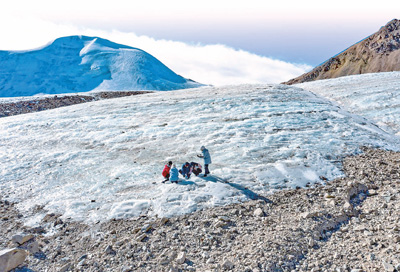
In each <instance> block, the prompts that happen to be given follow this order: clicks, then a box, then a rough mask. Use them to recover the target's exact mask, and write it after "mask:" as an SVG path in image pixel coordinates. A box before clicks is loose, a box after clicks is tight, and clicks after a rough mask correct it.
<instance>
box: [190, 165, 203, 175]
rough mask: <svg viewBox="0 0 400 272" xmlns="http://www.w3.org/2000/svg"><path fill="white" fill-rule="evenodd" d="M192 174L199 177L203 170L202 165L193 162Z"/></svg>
mask: <svg viewBox="0 0 400 272" xmlns="http://www.w3.org/2000/svg"><path fill="white" fill-rule="evenodd" d="M190 165H191V166H192V172H193V174H194V175H195V176H196V177H197V176H198V175H199V174H200V173H201V172H202V171H203V170H202V169H201V164H200V163H197V162H191V163H190Z"/></svg>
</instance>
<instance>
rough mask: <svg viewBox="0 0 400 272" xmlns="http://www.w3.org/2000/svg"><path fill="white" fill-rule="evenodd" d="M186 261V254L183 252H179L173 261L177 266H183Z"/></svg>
mask: <svg viewBox="0 0 400 272" xmlns="http://www.w3.org/2000/svg"><path fill="white" fill-rule="evenodd" d="M185 260H186V253H185V252H179V253H178V256H177V257H176V259H175V261H176V262H177V263H178V264H183V263H184V262H185Z"/></svg>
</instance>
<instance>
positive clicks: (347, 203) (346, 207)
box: [343, 201, 353, 210]
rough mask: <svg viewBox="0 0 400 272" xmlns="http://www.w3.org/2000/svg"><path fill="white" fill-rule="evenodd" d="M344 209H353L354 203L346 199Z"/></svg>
mask: <svg viewBox="0 0 400 272" xmlns="http://www.w3.org/2000/svg"><path fill="white" fill-rule="evenodd" d="M343 209H344V210H351V209H353V205H351V204H350V202H348V201H346V203H344V205H343Z"/></svg>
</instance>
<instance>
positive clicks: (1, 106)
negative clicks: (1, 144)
mask: <svg viewBox="0 0 400 272" xmlns="http://www.w3.org/2000/svg"><path fill="white" fill-rule="evenodd" d="M144 93H148V92H146V91H121V92H120V91H118V92H97V93H89V94H87V95H62V96H57V95H54V96H51V97H43V98H40V97H36V98H35V97H32V99H29V100H21V101H18V102H9V103H0V117H6V116H12V115H18V114H23V113H30V112H37V111H43V110H50V109H55V108H59V107H64V106H70V105H74V104H80V103H85V102H90V101H95V100H100V99H109V98H117V97H122V96H131V95H137V94H144Z"/></svg>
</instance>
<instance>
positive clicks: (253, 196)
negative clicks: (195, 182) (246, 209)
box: [198, 175, 272, 203]
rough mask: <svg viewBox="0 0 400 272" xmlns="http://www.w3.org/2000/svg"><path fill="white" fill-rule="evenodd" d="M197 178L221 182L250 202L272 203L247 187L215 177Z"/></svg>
mask: <svg viewBox="0 0 400 272" xmlns="http://www.w3.org/2000/svg"><path fill="white" fill-rule="evenodd" d="M198 177H199V178H201V179H203V180H205V181H210V182H222V183H225V184H227V185H229V186H231V187H233V188H235V189H236V190H238V191H240V192H241V193H242V194H244V195H245V196H247V197H248V198H250V199H252V200H258V199H260V200H263V201H264V202H265V203H272V201H271V200H269V199H268V198H266V197H265V196H262V195H259V194H257V193H256V192H253V191H252V190H250V189H249V188H247V187H244V186H242V185H240V184H237V183H233V182H229V181H228V180H225V179H223V178H220V177H217V176H214V175H213V176H207V177H204V176H198Z"/></svg>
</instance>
